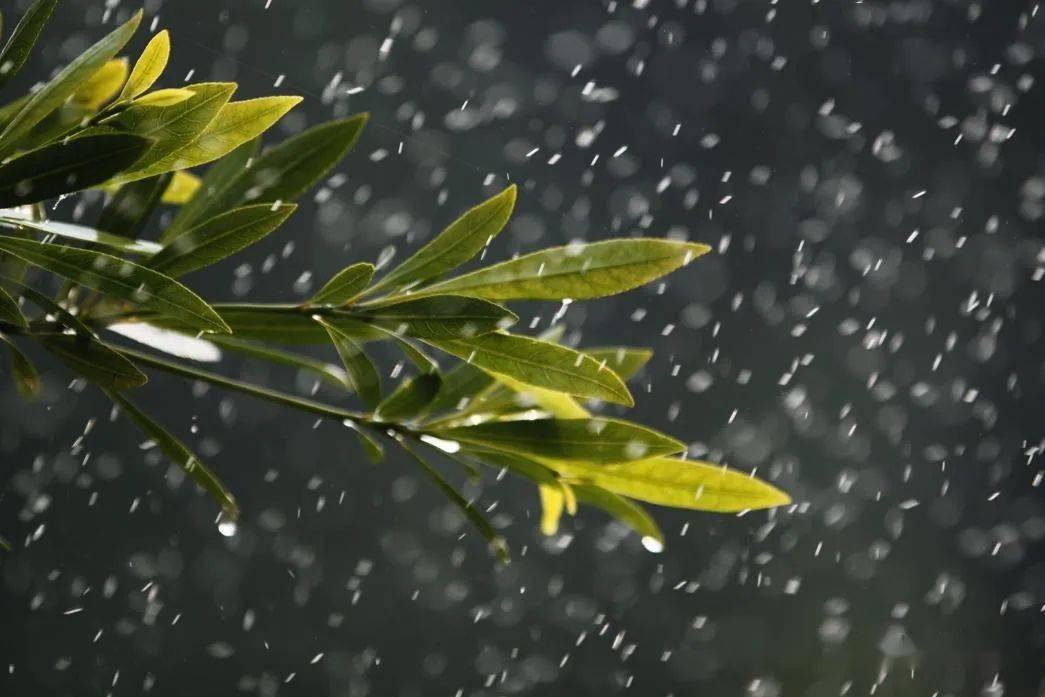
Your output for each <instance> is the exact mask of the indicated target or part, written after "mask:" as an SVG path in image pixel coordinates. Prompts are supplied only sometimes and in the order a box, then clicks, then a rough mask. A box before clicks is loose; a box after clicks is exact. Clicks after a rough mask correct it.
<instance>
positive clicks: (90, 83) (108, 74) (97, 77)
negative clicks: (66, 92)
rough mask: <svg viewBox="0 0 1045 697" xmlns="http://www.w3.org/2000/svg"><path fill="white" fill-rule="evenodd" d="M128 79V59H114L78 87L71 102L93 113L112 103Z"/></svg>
mask: <svg viewBox="0 0 1045 697" xmlns="http://www.w3.org/2000/svg"><path fill="white" fill-rule="evenodd" d="M126 79H127V59H126V58H113V59H112V60H109V61H106V63H105V65H103V66H102V67H101V68H99V69H98V71H97V72H96V73H95V74H94V75H92V76H91V77H90V78H89V79H88V80H87V81H86V82H84V83H83V84H82V85H80V86H79V87H77V88H76V91H75V92H74V93H73V96H72V98H71V99H70V101H71V102H72V103H73V104H75V105H76V106H78V107H80V108H81V109H83V110H84V111H85V112H88V113H90V112H93V111H95V110H97V109H100V108H101V106H102V105H103V104H107V103H108V102H109V101H111V100H112V98H113V97H115V96H116V94H117V93H118V92H119V91H120V88H121V87H122V86H123V83H124V80H126Z"/></svg>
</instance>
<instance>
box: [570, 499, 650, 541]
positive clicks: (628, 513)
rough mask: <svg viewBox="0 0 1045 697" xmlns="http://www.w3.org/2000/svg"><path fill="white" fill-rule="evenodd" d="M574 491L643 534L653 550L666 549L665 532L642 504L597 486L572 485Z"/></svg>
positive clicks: (643, 539)
mask: <svg viewBox="0 0 1045 697" xmlns="http://www.w3.org/2000/svg"><path fill="white" fill-rule="evenodd" d="M572 488H573V491H574V493H575V494H576V495H577V498H578V499H579V500H580V501H581V502H582V503H586V504H588V505H590V506H595V507H596V508H601V509H602V510H604V511H606V512H607V513H609V514H610V515H611V516H613V517H614V518H616V519H617V520H619V521H620V522H622V523H624V524H625V525H627V526H628V527H629V528H631V529H632V530H634V531H635V532H637V533H638V534H639V535H641V536H642V546H643V547H645V548H646V549H648V550H649V551H651V552H654V553H656V552H660V551H661V550H663V549H664V544H665V543H664V533H662V532H661V531H660V527H659V526H658V525H657V522H656V521H655V520H653V517H652V516H650V514H649V513H647V512H646V510H645V509H643V508H642V507H641V506H638V505H636V504H634V503H632V502H631V501H629V500H627V499H626V498H623V497H621V496H617V495H616V494H614V493H613V492H610V491H606V490H605V489H600V488H599V487H597V486H588V485H583V484H573V485H572Z"/></svg>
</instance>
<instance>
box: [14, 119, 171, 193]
mask: <svg viewBox="0 0 1045 697" xmlns="http://www.w3.org/2000/svg"><path fill="white" fill-rule="evenodd" d="M151 144H152V141H150V140H148V139H146V138H139V137H138V136H132V135H121V134H109V135H94V136H84V137H82V138H74V139H72V140H69V141H62V142H57V143H53V144H51V145H45V146H44V147H42V148H39V149H38V150H32V151H30V152H27V153H26V154H24V155H22V156H21V157H19V158H17V159H15V160H12V161H10V162H8V163H7V164H4V165H0V208H12V207H14V206H22V205H26V204H29V203H37V202H39V201H44V200H46V199H49V198H54V197H55V196H59V195H61V194H67V193H70V192H73V191H80V190H81V189H86V188H88V187H91V186H95V185H97V184H101V183H102V182H104V181H105V180H106V179H108V178H109V177H111V176H113V175H114V174H116V173H117V172H121V171H123V170H124V169H126V168H128V167H130V166H131V165H133V164H134V163H135V162H136V161H137V160H138V159H139V158H140V157H141V156H142V155H143V154H144V153H145V152H146V151H147V150H148V149H149V147H150V145H151Z"/></svg>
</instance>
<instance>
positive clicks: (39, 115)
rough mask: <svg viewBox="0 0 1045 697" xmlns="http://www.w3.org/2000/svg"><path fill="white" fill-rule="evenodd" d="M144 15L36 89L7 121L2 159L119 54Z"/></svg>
mask: <svg viewBox="0 0 1045 697" xmlns="http://www.w3.org/2000/svg"><path fill="white" fill-rule="evenodd" d="M141 18H142V12H141V10H138V11H137V12H135V13H134V16H133V17H132V18H131V19H130V20H128V21H127V22H126V23H124V24H123V25H122V26H120V27H119V28H118V29H116V30H115V31H113V32H112V33H110V34H109V35H108V36H106V37H105V38H104V39H102V40H101V41H99V42H98V43H96V44H94V45H93V46H91V47H90V48H88V49H87V50H86V51H84V52H83V53H81V54H80V56H79V57H78V58H77V59H76V60H74V61H73V62H72V63H70V64H69V65H67V66H66V67H65V68H63V69H62V71H61V72H59V73H58V74H57V75H55V76H54V78H52V79H51V81H50V82H48V83H47V84H46V85H44V86H43V87H42V88H40V89H39V90H38V91H36V92H34V93H33V96H32V97H30V98H29V101H28V102H26V104H25V106H24V107H22V109H21V111H19V112H18V114H17V115H16V116H15V117H14V118H13V119H11V121H10V122H9V123H8V124H7V127H6V128H5V129H4V131H3V133H0V159H2V158H5V157H7V156H8V155H10V154H11V153H12V152H13V151H14V150H15V149H16V148H17V147H18V146H19V141H20V140H21V138H22V136H23V135H25V134H26V133H28V132H29V130H30V129H31V128H32V127H33V126H35V125H36V124H38V123H40V121H41V120H42V119H43V118H44V117H45V116H47V115H48V114H50V113H51V112H52V111H54V110H55V109H57V108H58V107H59V106H61V104H62V103H63V102H65V100H66V99H67V98H68V97H70V96H71V95H72V94H73V92H75V91H76V88H77V87H79V86H80V84H81V83H82V82H83V81H85V80H87V79H88V78H89V77H91V76H92V75H94V73H96V72H97V71H98V70H99V69H100V68H101V67H102V66H103V65H105V63H106V61H108V60H109V59H111V58H112V57H113V56H115V55H116V53H117V52H118V51H119V50H120V49H121V48H123V46H124V44H126V43H127V41H128V40H130V38H131V36H132V35H133V34H134V31H135V30H136V29H137V28H138V24H139V23H140V22H141Z"/></svg>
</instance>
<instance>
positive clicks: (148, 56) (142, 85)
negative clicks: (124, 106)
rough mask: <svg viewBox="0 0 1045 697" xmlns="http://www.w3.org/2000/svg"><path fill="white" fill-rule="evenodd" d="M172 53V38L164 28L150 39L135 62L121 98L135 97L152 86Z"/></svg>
mask: <svg viewBox="0 0 1045 697" xmlns="http://www.w3.org/2000/svg"><path fill="white" fill-rule="evenodd" d="M170 55H171V39H170V35H169V34H168V33H167V30H166V29H164V30H163V31H161V32H160V33H158V34H157V35H156V36H154V37H152V39H150V40H149V43H148V44H147V45H146V46H145V50H144V51H142V54H141V56H140V57H139V58H138V60H137V62H135V64H134V69H133V70H132V71H131V76H130V77H129V78H127V83H126V84H125V85H124V86H123V91H122V92H120V99H121V100H123V99H134V98H135V97H137V96H138V95H140V94H142V93H143V92H145V91H146V90H147V89H149V88H150V87H152V85H153V83H155V82H156V80H158V79H159V77H160V75H162V74H163V69H164V68H166V67H167V60H168V59H169V58H170Z"/></svg>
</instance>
